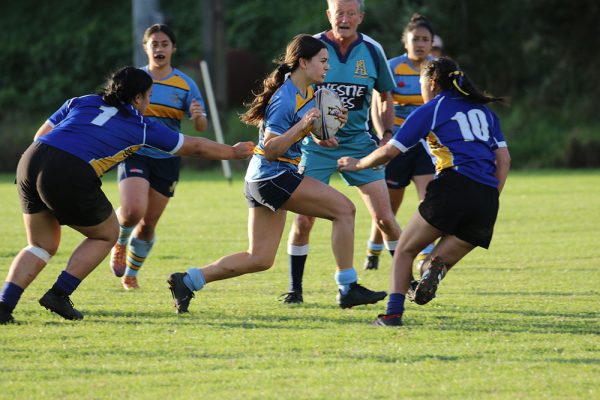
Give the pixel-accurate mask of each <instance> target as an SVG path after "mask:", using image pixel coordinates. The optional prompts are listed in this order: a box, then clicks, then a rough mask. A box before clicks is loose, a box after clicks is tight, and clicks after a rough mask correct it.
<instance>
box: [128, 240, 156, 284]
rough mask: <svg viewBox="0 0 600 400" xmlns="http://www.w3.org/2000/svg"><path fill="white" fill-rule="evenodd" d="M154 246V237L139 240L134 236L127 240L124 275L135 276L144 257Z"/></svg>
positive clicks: (142, 263)
mask: <svg viewBox="0 0 600 400" xmlns="http://www.w3.org/2000/svg"><path fill="white" fill-rule="evenodd" d="M152 246H154V238H152V240H141V239H138V238H136V237H135V236H134V237H132V238H131V240H130V241H129V248H128V249H127V262H126V263H127V269H126V270H125V276H136V275H137V273H138V271H139V270H140V268H142V266H143V265H144V261H146V257H148V255H149V254H150V250H152Z"/></svg>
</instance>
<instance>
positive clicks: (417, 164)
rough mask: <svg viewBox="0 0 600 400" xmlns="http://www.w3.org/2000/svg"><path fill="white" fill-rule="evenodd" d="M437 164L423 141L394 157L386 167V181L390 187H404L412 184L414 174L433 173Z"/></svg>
mask: <svg viewBox="0 0 600 400" xmlns="http://www.w3.org/2000/svg"><path fill="white" fill-rule="evenodd" d="M434 173H435V166H434V165H433V161H432V160H431V156H430V155H429V153H427V150H425V147H423V144H422V143H417V144H416V145H415V146H413V147H411V148H410V149H409V150H408V151H407V152H406V153H400V154H399V155H398V156H396V157H394V158H393V159H392V161H390V162H389V163H388V164H387V166H386V167H385V182H386V183H387V187H388V188H390V189H402V188H405V187H407V186H408V185H410V180H411V178H412V177H413V176H419V175H433V174H434Z"/></svg>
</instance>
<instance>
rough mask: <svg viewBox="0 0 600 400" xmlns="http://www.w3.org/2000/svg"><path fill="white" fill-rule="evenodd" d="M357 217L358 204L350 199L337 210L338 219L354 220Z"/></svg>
mask: <svg viewBox="0 0 600 400" xmlns="http://www.w3.org/2000/svg"><path fill="white" fill-rule="evenodd" d="M355 217H356V206H355V205H354V203H352V202H351V201H350V200H348V201H347V202H345V203H344V204H343V205H342V206H341V207H339V208H338V209H337V210H336V217H335V218H336V219H340V220H341V219H344V220H352V221H354V218H355Z"/></svg>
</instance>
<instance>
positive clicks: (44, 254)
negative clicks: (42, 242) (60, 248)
mask: <svg viewBox="0 0 600 400" xmlns="http://www.w3.org/2000/svg"><path fill="white" fill-rule="evenodd" d="M23 250H25V251H27V252H29V253H31V254H33V255H34V256H36V257H37V258H39V259H40V260H42V261H43V262H45V263H46V264H48V261H50V259H51V258H52V256H53V255H54V254H55V253H56V250H54V251H53V252H52V254H50V253H49V252H48V251H46V250H45V249H43V248H41V247H37V246H32V245H29V246H27V247H25V248H24V249H23Z"/></svg>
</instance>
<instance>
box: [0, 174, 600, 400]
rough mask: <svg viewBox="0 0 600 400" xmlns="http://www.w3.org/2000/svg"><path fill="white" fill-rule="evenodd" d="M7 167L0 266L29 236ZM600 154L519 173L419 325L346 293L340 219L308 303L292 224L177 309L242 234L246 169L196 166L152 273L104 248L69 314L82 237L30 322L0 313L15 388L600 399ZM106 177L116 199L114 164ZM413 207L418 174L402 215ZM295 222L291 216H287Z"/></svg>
mask: <svg viewBox="0 0 600 400" xmlns="http://www.w3.org/2000/svg"><path fill="white" fill-rule="evenodd" d="M12 179H13V177H12V176H10V175H1V176H0V204H1V207H0V221H2V222H1V230H0V275H2V277H4V276H5V275H6V272H7V270H8V267H9V264H10V262H11V260H12V258H13V257H14V255H15V254H16V253H17V252H18V250H20V249H21V248H23V247H24V246H25V245H26V240H25V234H24V230H23V227H22V222H21V215H20V209H19V205H18V200H17V196H16V191H15V186H14V185H13V183H12ZM599 185H600V171H598V170H594V171H545V172H515V173H512V174H511V175H510V177H509V180H508V183H507V186H506V189H505V192H504V193H503V195H502V197H501V210H500V216H499V220H498V223H497V224H496V230H495V236H494V240H493V241H492V246H491V248H490V250H489V251H484V250H480V249H478V250H475V251H474V252H472V253H471V254H469V255H468V256H467V257H466V258H465V259H464V260H463V261H462V262H461V263H460V264H458V266H457V267H456V268H455V269H453V270H452V271H451V273H450V274H449V275H448V277H447V279H445V280H444V282H443V283H442V285H441V286H440V289H439V291H438V298H436V299H435V300H434V301H432V302H431V303H429V304H428V305H426V306H422V307H419V306H416V305H414V304H412V303H410V304H408V306H407V311H406V314H405V326H404V327H402V328H399V329H390V328H375V327H371V326H369V322H370V321H371V320H373V319H374V317H375V316H376V315H377V314H378V313H380V312H383V311H384V309H385V303H381V304H379V305H373V306H364V307H358V308H355V309H351V310H341V309H339V308H338V307H337V306H336V304H335V293H336V287H335V284H334V281H333V276H332V275H333V256H332V254H331V251H330V246H329V243H328V237H329V234H330V223H329V222H327V221H319V222H318V223H317V225H316V226H315V230H314V231H313V236H312V242H311V253H310V256H309V259H308V264H307V272H306V278H305V289H304V290H305V303H304V304H303V305H300V306H293V307H286V306H284V305H282V304H281V303H279V302H278V301H277V297H278V295H279V294H281V293H283V292H284V291H285V290H286V289H287V284H288V275H287V274H288V272H287V255H286V252H285V238H284V240H283V241H282V244H281V247H280V251H279V253H278V257H277V259H276V263H275V265H274V266H273V268H272V269H271V270H269V271H267V272H263V273H260V274H255V275H248V276H243V277H239V278H236V279H232V280H229V281H222V282H215V283H213V284H210V285H208V286H207V287H206V289H205V290H203V291H202V292H201V293H200V294H198V295H197V296H196V298H195V299H194V300H193V301H192V304H191V306H190V311H191V312H190V313H189V315H183V316H178V315H176V314H175V312H174V309H173V307H172V303H171V296H170V293H169V291H168V290H167V285H166V283H165V279H166V277H167V276H168V274H169V273H170V272H173V271H177V270H179V271H182V270H184V269H187V268H188V266H190V265H202V264H203V263H206V262H209V261H212V260H213V259H215V258H218V257H220V256H222V255H225V254H227V253H230V252H233V251H239V250H242V249H245V248H246V246H247V238H246V216H247V208H246V205H245V200H244V198H243V195H242V191H243V184H242V177H241V175H238V176H236V179H235V180H234V182H233V184H231V185H230V184H228V183H227V182H225V181H223V180H222V178H221V176H220V174H218V173H217V172H207V173H193V172H186V173H185V174H184V177H183V179H182V182H181V183H180V185H179V186H178V190H177V196H176V197H175V199H174V200H173V201H172V202H171V203H170V204H169V206H168V208H167V211H166V212H165V215H164V216H163V218H162V220H161V222H160V224H159V229H158V240H157V244H156V246H155V248H154V251H153V254H152V255H151V256H150V258H149V259H148V262H147V264H146V265H145V266H144V268H143V269H142V271H141V272H140V275H139V279H140V284H141V286H142V289H141V290H139V291H136V292H134V293H131V292H124V291H123V290H122V289H121V287H120V283H119V281H118V279H117V278H114V277H113V276H112V274H111V273H110V271H109V268H108V266H107V262H104V263H102V264H101V265H100V266H99V267H98V268H97V269H96V271H94V272H93V273H92V275H91V276H90V277H89V278H88V279H87V280H85V281H84V282H83V283H82V285H81V286H80V288H79V289H78V290H77V292H75V293H74V295H73V296H72V299H73V301H74V302H75V304H76V306H77V308H78V309H80V310H81V311H82V312H83V313H84V314H85V319H84V320H83V321H81V322H71V321H65V320H62V319H61V318H60V317H58V316H56V315H54V314H51V313H49V312H48V311H46V310H45V309H43V308H42V307H40V306H39V305H38V304H37V299H38V298H39V297H41V295H42V294H43V293H44V292H45V291H46V290H47V289H48V288H49V287H50V285H52V283H53V282H54V280H55V279H56V277H57V276H58V274H59V273H60V271H61V270H62V269H63V267H64V265H65V263H66V260H67V258H68V256H69V254H70V252H71V251H72V249H73V248H74V247H75V246H76V245H77V243H78V242H79V240H80V237H78V234H76V233H75V232H74V231H72V230H70V229H68V228H67V229H64V230H63V238H62V243H61V247H60V249H59V252H58V254H57V255H56V256H55V257H54V258H53V259H52V261H51V262H50V264H49V265H48V266H47V267H46V270H45V271H43V272H42V273H41V274H40V276H39V277H38V279H37V280H36V281H34V283H33V284H32V285H31V286H30V287H29V288H28V289H27V290H26V291H25V293H24V294H23V297H22V299H21V302H20V303H19V305H18V307H17V309H16V310H15V312H14V316H15V318H16V319H17V320H18V321H20V324H19V325H14V326H1V327H0V332H1V334H0V398H1V399H58V398H60V399H82V398H83V399H104V398H118V399H140V398H149V399H183V398H210V399H213V398H214V399H225V398H231V399H241V398H243V399H273V398H277V399H288V398H290V399H291V398H299V399H398V398H415V399H419V398H423V399H441V398H444V399H459V398H460V399H462V398H468V399H482V398H484V399H515V398H517V399H549V398H554V399H591V398H600V385H599V377H600V309H599V304H600V289H599V285H600V246H598V235H599V230H598V226H599V225H600V191H599V189H598V187H599ZM334 186H336V187H337V188H340V189H341V190H342V191H344V193H346V194H348V195H349V196H350V197H351V198H352V199H353V201H355V203H357V206H358V214H357V223H356V249H355V264H356V266H357V269H358V270H359V276H360V279H361V282H362V283H364V284H365V285H367V286H368V287H371V288H376V289H384V288H387V282H388V276H389V272H390V258H389V257H385V258H382V265H381V266H380V269H379V270H378V271H369V272H366V271H362V268H361V266H362V262H363V258H364V251H365V249H364V246H365V243H366V240H367V235H368V229H369V219H368V215H367V212H366V210H365V208H364V206H363V205H362V204H358V202H359V198H358V196H357V194H356V192H355V191H354V190H353V189H348V188H345V187H344V186H343V185H342V184H341V181H339V180H338V181H335V182H334ZM104 189H105V191H106V192H107V194H108V195H109V197H110V198H111V199H112V200H113V204H117V201H116V199H117V196H116V183H115V176H114V174H109V175H107V176H106V177H105V178H104ZM415 207H416V196H415V193H414V190H413V189H412V187H411V188H410V190H409V192H408V193H407V197H406V200H405V204H404V206H403V208H402V210H401V212H400V214H399V216H398V219H399V221H400V223H401V224H403V223H405V222H406V221H407V219H408V217H409V216H410V215H411V214H412V212H413V211H414V210H415ZM286 235H287V230H286Z"/></svg>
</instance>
